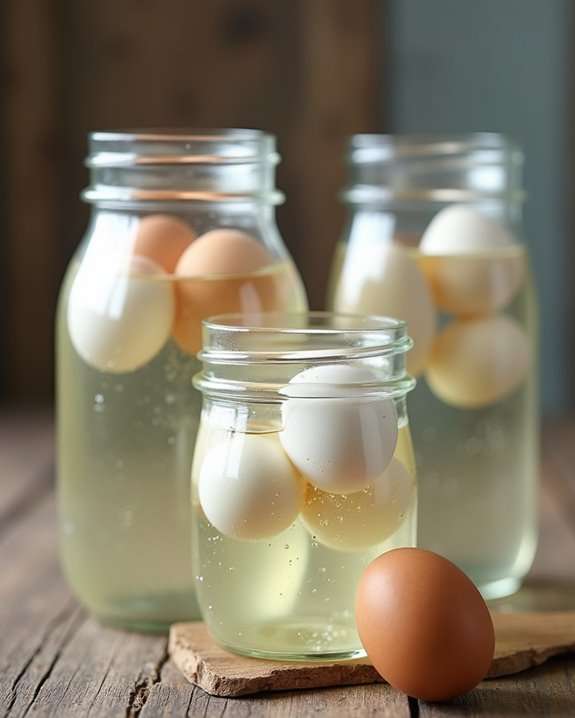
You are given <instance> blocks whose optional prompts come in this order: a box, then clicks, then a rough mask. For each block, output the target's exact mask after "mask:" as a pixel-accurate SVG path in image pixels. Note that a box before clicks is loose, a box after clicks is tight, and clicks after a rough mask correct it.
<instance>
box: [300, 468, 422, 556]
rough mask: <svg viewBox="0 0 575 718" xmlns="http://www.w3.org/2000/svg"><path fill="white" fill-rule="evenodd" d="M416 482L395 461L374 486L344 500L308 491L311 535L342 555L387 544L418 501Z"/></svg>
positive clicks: (305, 517) (304, 517)
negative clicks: (342, 552) (341, 552)
mask: <svg viewBox="0 0 575 718" xmlns="http://www.w3.org/2000/svg"><path fill="white" fill-rule="evenodd" d="M415 496H416V490H415V479H414V477H413V476H412V474H410V473H409V471H408V470H407V469H406V468H405V466H404V465H403V464H402V463H401V462H400V461H398V459H395V458H394V459H392V462H391V464H390V465H389V466H388V467H387V469H386V470H385V471H384V473H383V474H381V476H379V477H378V478H377V479H376V480H375V481H374V482H373V484H372V485H371V486H369V487H368V488H367V489H363V490H362V491H358V492H356V493H353V494H346V495H345V496H340V495H336V494H329V493H325V492H323V491H320V490H319V489H315V488H312V487H309V488H308V491H307V494H306V500H305V503H304V508H303V510H302V514H301V519H302V522H303V524H304V526H305V527H306V528H307V530H308V531H309V532H310V534H311V535H312V536H313V537H314V538H315V539H316V540H317V541H319V542H320V543H322V544H323V545H324V546H327V547H328V548H333V549H337V550H338V551H363V550H365V549H368V548H370V547H371V546H377V545H378V544H381V543H383V542H384V541H386V540H387V539H388V538H389V537H390V536H391V535H392V534H393V533H394V532H395V531H396V530H397V529H398V528H399V526H400V525H401V523H402V521H403V519H404V518H405V517H406V515H407V513H408V512H409V510H410V508H411V507H412V506H413V503H414V501H415Z"/></svg>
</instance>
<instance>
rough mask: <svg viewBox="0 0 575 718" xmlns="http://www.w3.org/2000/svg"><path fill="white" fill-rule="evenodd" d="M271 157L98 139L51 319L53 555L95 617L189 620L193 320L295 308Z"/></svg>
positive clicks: (165, 141) (233, 146)
mask: <svg viewBox="0 0 575 718" xmlns="http://www.w3.org/2000/svg"><path fill="white" fill-rule="evenodd" d="M277 161H278V155H277V153H276V151H275V140H274V138H273V137H271V136H270V135H266V134H264V133H262V132H258V131H251V130H209V131H200V132H189V133H188V132H185V131H180V132H175V133H174V132H171V131H166V132H164V131H157V132H145V131H143V132H138V131H135V132H127V133H123V132H97V133H95V134H93V135H92V136H91V137H90V153H89V157H88V162H87V164H88V166H89V168H90V172H91V184H90V187H89V188H88V189H87V190H86V191H85V192H84V195H83V196H84V199H85V200H86V201H87V202H89V203H90V204H91V205H92V216H91V221H90V225H89V227H88V230H87V233H86V235H85V237H84V239H83V241H82V243H81V245H80V247H79V249H78V251H77V253H76V255H75V256H74V258H73V259H72V261H71V264H70V267H69V269H68V272H67V275H66V278H65V280H64V283H63V288H62V291H61V297H60V304H59V311H58V328H57V330H58V342H57V344H58V346H57V366H58V369H57V392H58V450H59V462H58V464H59V465H58V489H59V511H60V529H61V530H60V543H61V556H62V562H63V566H64V570H65V573H66V576H67V578H68V580H69V582H70V584H71V586H72V588H73V590H74V591H75V593H76V595H77V596H78V598H79V599H80V601H81V602H82V603H83V604H84V605H85V606H86V607H87V608H88V609H89V610H90V611H92V612H93V613H94V614H95V615H96V616H97V617H98V618H100V619H101V620H102V621H105V622H107V623H111V624H116V625H119V626H123V627H128V628H133V629H141V630H164V629H165V628H166V627H167V626H168V625H169V624H170V623H171V622H173V621H178V620H184V619H193V618H197V617H198V616H199V611H198V606H197V602H196V598H195V591H194V581H193V578H192V574H193V571H192V569H191V547H190V531H191V529H190V521H191V515H190V469H191V463H192V453H193V447H194V443H195V438H196V431H197V425H198V420H199V414H200V405H201V397H200V394H199V393H198V392H197V391H196V390H195V389H194V388H193V386H192V377H193V375H194V374H195V373H196V372H197V371H198V369H199V366H200V365H199V363H198V360H197V359H196V353H197V352H198V351H199V349H200V345H201V321H202V319H203V318H205V317H206V316H208V315H211V314H214V313H218V312H226V311H228V312H229V311H250V312H259V311H265V310H279V311H301V310H304V309H305V308H306V306H307V303H306V297H305V293H304V289H303V286H302V283H301V281H300V278H299V276H298V274H297V271H296V269H295V267H294V265H293V263H292V261H291V259H290V257H289V256H288V253H287V251H286V248H285V247H284V244H283V242H282V240H281V237H280V235H279V233H278V229H277V227H276V224H275V219H274V205H275V204H277V203H278V202H279V201H280V200H281V198H282V196H281V194H280V193H279V192H278V191H277V190H276V189H275V187H274V173H275V165H276V163H277Z"/></svg>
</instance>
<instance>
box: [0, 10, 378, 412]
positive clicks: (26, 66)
mask: <svg viewBox="0 0 575 718" xmlns="http://www.w3.org/2000/svg"><path fill="white" fill-rule="evenodd" d="M382 5H383V3H382V2H379V3H378V2H377V0H356V1H355V2H353V3H352V2H349V1H346V0H274V1H273V2H271V1H270V0H209V2H206V1H205V0H204V1H202V0H167V1H166V2H162V3H160V2H158V1H157V0H155V1H154V0H122V2H118V1H117V0H98V2H90V1H89V0H2V3H1V5H0V39H1V42H2V50H1V52H2V75H1V77H2V86H3V93H2V95H3V102H2V105H1V106H0V142H1V151H2V156H3V157H4V161H3V164H2V169H1V175H0V182H1V185H0V188H1V189H2V192H1V195H2V199H1V204H0V229H1V236H2V242H1V248H2V250H1V251H2V253H3V254H2V262H1V266H0V290H1V293H2V306H3V307H4V309H5V311H4V312H1V313H0V317H1V322H2V326H1V329H2V336H3V337H4V345H3V346H2V351H1V352H0V354H1V359H0V371H1V377H2V381H1V393H2V394H3V396H4V398H8V399H11V400H19V401H38V400H42V399H46V398H48V397H49V396H50V395H51V392H52V372H53V358H52V355H53V350H52V339H53V316H54V309H55V305H56V297H57V291H58V285H59V283H60V280H61V277H62V274H63V272H64V269H65V266H66V263H67V261H68V259H69V258H70V256H71V254H72V252H73V250H74V248H75V246H76V244H77V243H78V241H79V240H80V238H81V236H82V233H83V230H84V226H85V224H86V218H87V211H88V208H87V207H86V206H83V205H82V204H81V202H80V200H79V198H78V194H79V192H80V190H81V188H82V187H84V186H85V185H86V182H87V174H86V172H85V170H84V168H83V165H82V161H83V158H84V155H85V149H86V133H87V132H88V131H89V130H92V129H113V128H126V127H159V126H164V127H166V126H168V127H169V126H178V127H182V126H189V127H193V126H196V127H218V126H225V127H260V128H263V129H266V130H268V131H270V132H273V133H275V134H277V135H278V137H279V143H280V152H281V153H282V155H283V163H282V164H281V165H280V169H279V177H278V185H279V186H280V187H281V188H282V189H283V190H284V191H285V192H286V193H287V197H288V202H287V204H286V205H285V206H284V207H282V208H281V209H280V211H279V223H280V228H281V230H282V234H283V236H284V239H285V241H286V244H287V245H288V247H289V249H290V251H291V253H292V255H293V257H294V259H295V260H296V262H297V264H298V266H299V267H300V269H301V272H302V274H303V277H304V281H305V283H306V286H307V289H308V292H309V296H310V301H311V304H312V306H314V307H320V306H322V304H323V299H324V293H325V285H326V280H327V273H328V270H329V265H330V261H331V255H332V251H333V246H334V243H335V241H336V239H337V237H338V235H339V233H340V231H341V226H342V221H343V208H342V207H341V206H340V204H339V203H338V200H337V192H338V190H339V189H340V188H341V185H342V182H343V163H342V150H343V146H344V139H345V137H346V135H349V134H350V133H353V132H359V131H373V130H375V129H381V126H380V123H379V118H378V116H377V115H378V105H379V102H378V95H379V93H380V91H381V90H380V88H381V78H378V77H377V65H378V58H379V55H380V54H381V50H380V44H381V37H380V35H381V27H382V22H381V14H382Z"/></svg>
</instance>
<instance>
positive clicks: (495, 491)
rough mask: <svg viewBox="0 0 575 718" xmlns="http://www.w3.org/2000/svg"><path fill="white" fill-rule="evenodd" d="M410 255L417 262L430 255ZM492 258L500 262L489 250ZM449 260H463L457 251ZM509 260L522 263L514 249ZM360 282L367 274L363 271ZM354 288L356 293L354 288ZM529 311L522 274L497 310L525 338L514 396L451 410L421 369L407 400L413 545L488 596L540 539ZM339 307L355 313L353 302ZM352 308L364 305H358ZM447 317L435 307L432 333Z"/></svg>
mask: <svg viewBox="0 0 575 718" xmlns="http://www.w3.org/2000/svg"><path fill="white" fill-rule="evenodd" d="M408 251H409V252H410V255H411V256H412V257H413V258H414V260H415V261H417V262H418V264H419V265H420V266H421V267H422V268H424V266H425V262H426V261H429V258H425V257H423V256H422V255H420V254H418V253H417V252H416V251H412V250H408ZM345 255H346V248H345V245H343V244H342V245H340V247H339V250H338V254H337V259H336V264H335V272H334V277H333V280H334V289H335V288H336V286H337V279H338V276H339V274H340V272H341V268H342V267H343V263H344V262H345ZM493 258H494V259H496V260H498V259H499V257H498V255H497V254H496V253H494V254H493ZM449 259H450V258H446V261H449ZM456 259H457V261H460V260H461V256H459V257H457V258H456ZM512 259H513V261H520V262H522V263H523V264H524V266H525V267H526V265H527V257H526V253H525V251H524V250H523V248H521V247H520V246H518V247H516V249H515V250H514V256H513V257H512ZM489 260H490V255H489V253H482V255H481V257H478V258H476V259H474V258H473V257H466V258H465V259H464V261H465V262H469V263H473V262H474V261H477V262H482V263H485V262H488V261H489ZM433 261H438V260H437V259H436V258H433ZM366 270H367V268H366ZM347 271H349V268H348V269H347ZM363 271H364V270H363V269H362V268H361V267H360V266H358V267H357V276H356V281H357V282H358V283H360V284H361V282H362V281H363V278H362V272H363ZM525 273H526V274H528V273H527V272H525ZM365 281H373V279H372V277H367V276H366V277H365ZM357 294H358V296H360V295H361V291H359V290H358V292H357ZM534 307H535V302H534V296H533V290H532V284H531V282H530V278H529V276H526V279H525V281H524V282H523V284H522V287H521V288H520V289H519V291H518V292H517V294H516V295H515V297H514V298H513V301H512V302H511V303H510V304H509V305H508V306H506V307H505V308H504V309H503V310H500V311H499V312H497V313H498V314H500V315H507V316H509V317H511V318H513V319H515V320H516V321H517V322H518V323H519V324H520V325H521V327H522V328H523V330H524V332H525V334H526V336H527V337H528V338H529V342H530V344H529V346H530V353H531V356H530V364H531V366H530V370H529V372H528V375H527V377H526V378H525V380H524V381H522V382H521V384H520V386H519V387H518V388H517V389H515V390H514V391H513V392H511V393H510V394H508V395H506V396H504V397H502V398H501V399H499V400H497V401H495V402H493V403H492V404H490V405H489V406H485V407H483V408H479V409H469V408H457V407H454V406H452V405H449V404H446V403H445V402H444V401H442V400H441V399H440V398H439V397H438V396H436V395H435V394H434V392H433V391H432V389H431V388H430V386H429V385H428V383H427V381H426V378H425V371H424V372H423V374H422V375H421V376H419V377H418V379H417V386H416V388H415V390H414V391H413V392H412V393H410V395H409V398H408V407H409V417H410V425H411V432H412V436H413V443H414V447H415V457H416V465H417V471H418V477H419V518H418V526H419V529H418V545H420V546H422V547H424V548H428V549H431V550H433V551H437V552H438V553H440V554H443V555H444V556H447V557H448V558H449V559H451V560H452V561H454V562H455V563H456V564H457V565H458V566H460V568H462V569H463V570H464V571H465V572H466V573H467V574H468V575H469V576H470V577H471V578H472V579H473V581H474V582H475V583H476V585H477V586H478V587H479V588H480V590H481V591H482V593H483V594H484V596H486V597H487V598H495V597H498V596H502V595H506V594H509V593H512V592H513V591H514V590H516V589H517V588H518V587H519V585H520V582H521V580H522V578H523V577H524V576H525V574H526V573H527V571H528V570H529V568H530V566H531V563H532V561H533V557H534V553H535V548H536V542H537V528H536V505H537V470H538V446H537V435H538V434H537V396H536V388H535V382H534V377H535V375H536V367H535V366H534V365H535V362H536V345H535V339H534V338H535V336H536V326H535V323H536V314H535V308H534ZM346 310H348V311H353V307H346ZM357 311H362V309H361V307H357ZM372 311H373V310H372ZM381 313H385V307H382V308H381ZM452 319H453V317H452V316H451V315H450V314H447V313H444V312H441V311H439V310H438V328H439V330H440V329H441V327H443V326H445V325H446V324H447V323H448V322H449V321H451V320H452ZM408 332H409V327H408ZM492 351H496V348H495V347H493V348H492Z"/></svg>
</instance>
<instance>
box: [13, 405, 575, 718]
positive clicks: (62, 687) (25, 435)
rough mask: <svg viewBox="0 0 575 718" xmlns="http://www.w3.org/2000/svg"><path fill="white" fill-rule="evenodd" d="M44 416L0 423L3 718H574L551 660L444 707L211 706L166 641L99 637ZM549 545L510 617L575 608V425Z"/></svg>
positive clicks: (564, 437)
mask: <svg viewBox="0 0 575 718" xmlns="http://www.w3.org/2000/svg"><path fill="white" fill-rule="evenodd" d="M51 442H52V425H51V422H50V419H49V417H47V416H46V415H37V414H34V415H29V416H26V415H22V414H20V415H17V414H13V413H4V414H2V413H0V481H1V489H0V716H9V717H10V718H14V717H17V716H32V715H33V716H55V717H57V718H67V717H68V716H74V717H76V716H78V717H82V718H83V717H84V716H102V717H104V716H106V717H108V716H142V717H143V718H156V716H190V717H191V718H197V717H199V716H202V717H206V718H216V717H218V718H221V716H224V715H225V716H226V718H248V717H249V718H264V717H265V718H270V717H273V718H276V717H277V718H288V717H289V718H311V717H312V716H314V717H317V716H329V717H330V718H331V717H332V716H334V717H335V718H339V717H340V716H341V717H342V718H344V717H345V718H350V717H351V716H354V718H355V717H356V716H357V717H358V718H363V717H364V716H365V717H367V716H398V717H399V718H402V717H403V716H406V717H407V716H422V717H423V716H425V717H427V716H433V717H434V718H440V717H441V716H449V717H450V718H453V717H459V716H497V717H500V716H501V717H503V716H506V717H507V716H520V715H535V716H573V715H575V658H573V657H571V656H566V657H565V656H564V657H558V658H553V659H551V660H549V661H548V662H546V663H545V664H544V665H542V666H540V667H538V668H535V669H532V670H527V671H524V672H522V673H519V674H517V675H515V676H508V677H502V678H494V679H491V680H488V681H484V682H483V683H481V684H480V685H479V686H478V687H477V688H476V689H475V690H474V691H472V692H471V693H469V694H468V695H466V696H464V697H462V698H459V699H457V700H455V701H452V702H450V703H447V704H437V705H432V704H426V703H423V702H417V701H414V700H411V699H407V698H406V697H405V696H403V695H401V694H399V693H397V692H396V691H394V690H393V689H391V688H390V687H389V686H388V685H385V684H372V685H360V686H348V687H344V686H338V687H332V688H325V689H322V690H299V691H278V692H276V693H273V694H271V693H270V694H260V695H257V696H250V697H244V698H242V697H240V698H219V697H214V696H210V695H208V694H207V693H205V692H204V691H202V690H201V689H200V688H198V687H196V686H194V685H192V684H191V683H189V682H188V681H187V680H186V679H185V678H184V677H183V676H182V675H181V673H180V671H179V670H178V669H177V668H176V667H175V665H174V664H173V662H172V661H171V660H169V657H168V641H167V637H164V636H145V635H138V634H128V633H123V632H119V631H114V630H112V629H108V628H103V627H101V626H99V625H98V624H96V623H95V622H94V621H93V620H92V619H90V618H89V617H88V616H87V615H86V614H85V612H84V611H83V610H82V609H81V608H79V607H78V605H77V603H76V601H75V600H74V599H73V598H72V596H71V595H70V592H69V590H68V588H67V586H66V584H65V581H64V579H63V577H62V576H61V574H60V570H59V567H58V559H57V539H56V515H55V501H54V497H53V494H52V491H51V474H52V456H53V454H52V448H51ZM544 448H545V450H544V482H543V494H542V516H541V543H540V549H539V552H538V554H537V559H536V563H535V566H534V569H533V579H534V580H533V581H532V582H531V587H530V588H527V589H525V590H524V591H522V592H521V595H520V596H519V597H516V598H515V599H514V600H513V601H506V602H505V601H504V602H502V606H503V607H505V605H507V608H514V607H515V608H517V607H519V608H521V609H522V610H537V609H555V610H568V609H569V608H571V609H573V608H575V589H574V587H573V583H572V581H575V511H573V507H574V506H575V486H574V485H573V483H572V482H573V481H575V479H574V477H573V471H572V468H571V467H572V465H573V464H572V458H573V456H574V454H575V422H560V423H557V424H554V425H552V426H550V427H549V428H548V430H547V431H546V433H545V445H544Z"/></svg>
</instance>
